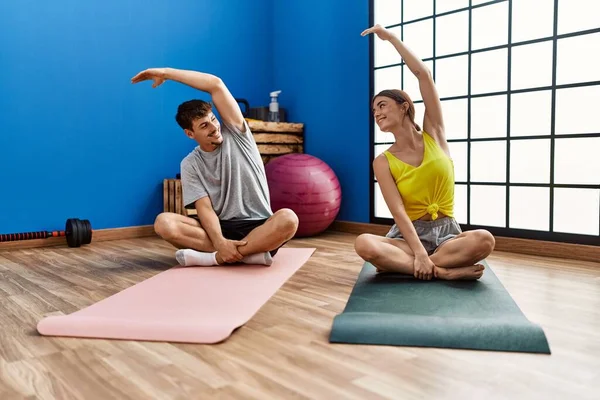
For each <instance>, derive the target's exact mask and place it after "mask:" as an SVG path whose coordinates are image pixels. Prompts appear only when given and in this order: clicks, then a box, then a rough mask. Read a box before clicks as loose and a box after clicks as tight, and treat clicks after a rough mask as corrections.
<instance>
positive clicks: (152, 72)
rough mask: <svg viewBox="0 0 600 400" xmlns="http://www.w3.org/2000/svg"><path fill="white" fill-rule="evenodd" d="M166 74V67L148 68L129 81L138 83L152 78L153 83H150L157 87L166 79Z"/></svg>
mask: <svg viewBox="0 0 600 400" xmlns="http://www.w3.org/2000/svg"><path fill="white" fill-rule="evenodd" d="M166 75H167V71H166V68H150V69H147V70H144V71H142V72H140V73H138V74H137V75H136V76H134V77H133V78H131V83H139V82H143V81H147V80H150V79H152V80H153V81H154V83H152V87H153V88H157V87H159V86H160V85H162V84H163V83H164V81H166V80H167V77H166Z"/></svg>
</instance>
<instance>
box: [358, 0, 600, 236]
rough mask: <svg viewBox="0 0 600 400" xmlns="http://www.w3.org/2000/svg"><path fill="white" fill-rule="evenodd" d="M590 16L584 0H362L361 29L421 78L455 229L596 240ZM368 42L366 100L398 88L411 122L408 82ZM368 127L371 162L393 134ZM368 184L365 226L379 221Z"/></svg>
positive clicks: (599, 194)
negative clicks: (441, 140) (382, 34)
mask: <svg viewBox="0 0 600 400" xmlns="http://www.w3.org/2000/svg"><path fill="white" fill-rule="evenodd" d="M599 12H600V3H599V2H597V1H596V0H569V1H559V0H495V1H481V0H478V1H476V0H372V1H371V22H372V24H377V23H379V24H381V25H384V26H387V27H391V28H392V29H393V30H394V32H395V33H396V34H397V35H398V36H399V37H400V38H401V39H402V40H403V41H404V42H405V43H406V44H407V45H408V46H409V47H410V48H411V49H412V50H414V51H415V53H416V54H417V55H418V56H419V57H420V58H421V59H423V60H424V62H425V63H426V65H427V66H428V67H429V68H430V70H431V71H432V73H433V77H434V80H435V82H436V86H437V89H438V92H439V94H440V98H441V101H442V109H443V112H444V122H445V125H446V138H447V140H448V142H449V146H450V151H451V153H452V158H453V160H454V167H455V179H456V185H455V210H454V211H455V217H456V219H457V220H458V222H459V223H460V224H461V226H462V227H463V229H464V230H469V229H475V228H483V229H488V230H489V231H490V232H492V233H493V234H494V235H499V236H509V237H521V238H530V239H541V240H551V241H562V242H571V243H582V244H591V245H600V117H598V112H597V107H598V103H599V100H600V52H598V51H597V49H599V48H600V19H598V18H597V15H598V13H599ZM372 43H373V44H374V45H373V46H372V47H371V51H372V56H373V57H372V60H373V65H371V92H372V93H371V94H372V95H374V94H376V93H377V92H378V91H380V90H382V89H390V88H399V89H403V90H405V91H407V92H408V94H409V95H410V96H411V98H412V99H413V100H414V101H415V109H416V117H417V123H418V124H419V125H421V124H422V118H423V113H424V104H423V101H422V99H421V95H420V93H419V86H418V82H417V80H416V79H415V77H414V76H413V75H412V74H411V72H410V70H409V69H408V68H407V67H406V65H404V63H403V60H402V59H401V58H400V55H399V54H397V52H396V50H395V49H394V48H393V46H392V45H390V44H389V43H387V42H382V41H381V40H379V39H377V38H376V37H373V38H372ZM371 126H372V134H371V138H372V146H373V157H375V156H377V155H378V154H380V153H381V152H382V151H384V150H385V149H386V148H388V147H389V146H390V145H391V144H392V143H393V140H394V137H393V135H392V134H391V133H386V132H381V131H379V129H378V127H377V125H376V124H375V122H374V120H372V121H371ZM371 161H372V160H371ZM369 168H370V169H371V164H370V165H369ZM371 177H372V182H373V184H372V185H371V193H372V196H371V222H374V223H385V224H391V223H393V219H392V216H391V214H390V212H389V210H388V208H387V205H386V203H385V200H384V199H383V196H382V194H381V190H380V188H379V184H378V182H377V181H376V180H375V177H374V175H373V172H372V170H371Z"/></svg>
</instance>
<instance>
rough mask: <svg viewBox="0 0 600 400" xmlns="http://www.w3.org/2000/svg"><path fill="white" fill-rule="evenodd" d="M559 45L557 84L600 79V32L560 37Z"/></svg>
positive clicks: (599, 24)
mask: <svg viewBox="0 0 600 400" xmlns="http://www.w3.org/2000/svg"><path fill="white" fill-rule="evenodd" d="M598 26H600V19H599V21H598ZM557 46H558V47H557V54H558V55H557V61H556V83H557V84H559V85H561V84H565V83H577V82H588V81H599V80H600V33H593V34H591V35H583V36H575V37H571V38H566V39H560V40H559V41H558V43H557Z"/></svg>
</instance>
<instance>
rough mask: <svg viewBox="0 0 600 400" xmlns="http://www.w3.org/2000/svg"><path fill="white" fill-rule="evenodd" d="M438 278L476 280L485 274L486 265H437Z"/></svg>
mask: <svg viewBox="0 0 600 400" xmlns="http://www.w3.org/2000/svg"><path fill="white" fill-rule="evenodd" d="M435 268H436V273H437V277H438V279H443V280H445V281H456V280H469V281H474V280H477V279H479V278H481V277H482V276H483V270H484V269H485V267H484V266H483V265H481V264H476V265H471V266H470V267H459V268H440V267H435Z"/></svg>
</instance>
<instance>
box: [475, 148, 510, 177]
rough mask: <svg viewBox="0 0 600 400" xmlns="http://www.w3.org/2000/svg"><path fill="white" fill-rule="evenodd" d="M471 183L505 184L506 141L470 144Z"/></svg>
mask: <svg viewBox="0 0 600 400" xmlns="http://www.w3.org/2000/svg"><path fill="white" fill-rule="evenodd" d="M470 167H471V181H473V182H506V141H504V140H503V141H493V142H472V143H471V166H470Z"/></svg>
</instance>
